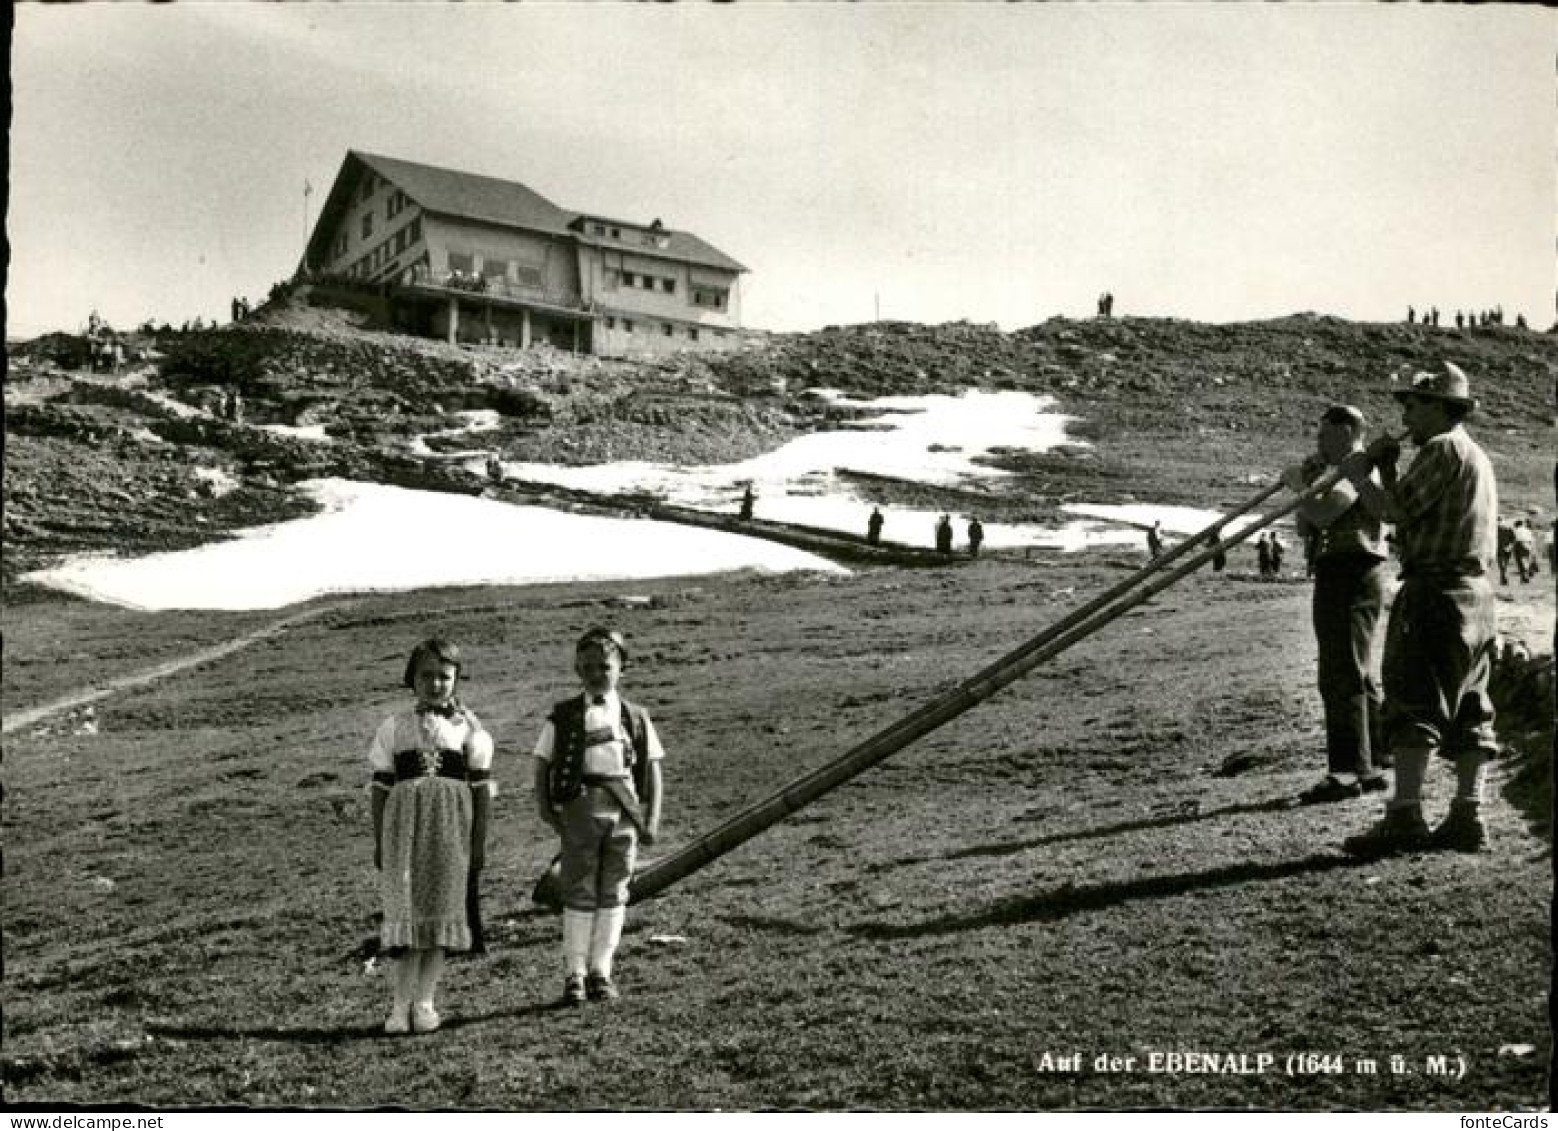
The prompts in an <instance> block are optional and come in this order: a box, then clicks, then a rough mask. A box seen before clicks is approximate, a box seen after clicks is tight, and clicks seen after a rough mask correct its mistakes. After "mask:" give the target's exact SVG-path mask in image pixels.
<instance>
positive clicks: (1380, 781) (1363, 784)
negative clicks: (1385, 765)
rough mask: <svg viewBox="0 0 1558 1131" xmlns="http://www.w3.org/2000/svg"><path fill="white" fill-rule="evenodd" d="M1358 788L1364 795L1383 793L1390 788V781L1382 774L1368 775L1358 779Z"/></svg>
mask: <svg viewBox="0 0 1558 1131" xmlns="http://www.w3.org/2000/svg"><path fill="white" fill-rule="evenodd" d="M1358 788H1359V789H1361V790H1362V791H1363V792H1364V793H1384V792H1385V791H1386V790H1387V789H1389V788H1390V779H1389V778H1388V777H1386V776H1385V775H1384V774H1370V775H1369V776H1368V777H1366V778H1359V779H1358Z"/></svg>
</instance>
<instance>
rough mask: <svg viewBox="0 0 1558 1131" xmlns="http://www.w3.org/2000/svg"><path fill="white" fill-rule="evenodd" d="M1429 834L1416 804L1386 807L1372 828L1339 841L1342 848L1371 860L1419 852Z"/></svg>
mask: <svg viewBox="0 0 1558 1131" xmlns="http://www.w3.org/2000/svg"><path fill="white" fill-rule="evenodd" d="M1428 837H1429V832H1428V823H1427V822H1426V821H1424V820H1423V813H1422V810H1421V809H1419V808H1418V807H1417V806H1416V805H1413V806H1409V807H1403V808H1400V809H1386V810H1385V816H1384V817H1383V818H1381V819H1380V820H1379V822H1378V823H1376V824H1375V825H1374V827H1373V828H1371V829H1369V830H1368V831H1367V832H1362V833H1359V834H1358V835H1357V836H1350V837H1348V838H1347V839H1346V840H1344V841H1342V851H1343V852H1346V853H1347V854H1348V855H1349V856H1357V857H1359V858H1361V859H1364V860H1374V859H1378V858H1379V857H1381V856H1394V855H1395V854H1396V853H1398V852H1420V851H1422V850H1423V849H1425V848H1427V847H1428Z"/></svg>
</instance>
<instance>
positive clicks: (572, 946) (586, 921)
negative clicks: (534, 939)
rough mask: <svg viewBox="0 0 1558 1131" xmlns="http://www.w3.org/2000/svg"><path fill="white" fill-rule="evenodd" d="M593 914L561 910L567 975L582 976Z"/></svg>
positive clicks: (587, 952) (588, 949)
mask: <svg viewBox="0 0 1558 1131" xmlns="http://www.w3.org/2000/svg"><path fill="white" fill-rule="evenodd" d="M594 925H595V912H593V911H572V910H568V909H566V908H565V909H564V910H563V961H564V963H565V964H566V965H567V972H568V973H569V974H583V973H584V970H585V959H586V958H587V957H588V956H589V953H590V928H591V927H593V926H594Z"/></svg>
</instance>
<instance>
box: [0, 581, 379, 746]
mask: <svg viewBox="0 0 1558 1131" xmlns="http://www.w3.org/2000/svg"><path fill="white" fill-rule="evenodd" d="M350 603H351V602H343V603H339V604H331V605H321V606H319V607H318V608H312V609H308V610H306V611H304V612H301V613H295V614H293V615H292V616H290V617H283V618H282V619H281V620H278V621H273V622H272V623H270V624H268V625H265V626H264V627H263V628H257V629H255V630H254V631H253V632H247V633H245V634H244V635H242V636H238V637H234V638H233V639H232V640H228V641H226V642H224V643H222V644H218V645H215V646H214V647H211V648H202V649H201V650H200V651H198V652H190V653H188V654H187V655H184V656H179V657H178V658H176V659H173V660H168V661H166V662H165V663H161V664H157V665H156V666H155V667H150V668H147V669H145V670H144V671H139V672H132V673H131V674H129V675H125V676H120V677H118V678H117V679H112V680H109V681H107V682H106V683H104V684H103V685H102V686H100V687H89V688H86V689H85V690H82V691H76V692H72V693H71V694H69V695H66V696H64V697H63V698H60V699H55V700H54V701H53V702H50V703H44V704H42V705H41V706H37V707H29V708H27V709H26V710H25V711H16V712H14V713H12V714H9V715H7V716H6V718H5V719H4V720H3V721H0V734H10V733H12V732H13V731H18V730H23V729H25V728H26V727H30V726H35V725H36V724H38V723H40V722H42V721H43V720H44V719H47V718H49V717H51V716H53V715H57V714H60V713H62V712H64V711H70V710H73V709H74V708H76V707H82V706H85V705H86V704H88V703H95V702H97V701H98V700H99V699H106V698H108V696H110V695H114V694H117V693H118V692H120V691H125V690H128V689H129V688H132V687H142V686H144V685H146V684H148V683H155V682H156V681H157V680H160V679H166V678H167V677H168V676H170V675H175V674H176V673H178V672H181V671H184V670H185V669H186V668H192V667H195V666H196V665H198V664H208V663H210V662H211V661H212V660H220V659H221V658H222V657H224V656H230V655H232V654H233V653H234V652H239V651H242V650H243V649H245V648H247V647H249V645H251V644H254V643H257V642H258V641H261V640H266V639H269V638H270V637H272V636H276V635H279V634H280V633H282V632H285V631H286V630H287V629H289V628H291V627H292V626H293V625H297V624H302V623H304V622H305V621H311V620H314V619H315V618H317V617H319V616H321V615H323V614H324V613H327V612H333V611H334V610H336V609H339V608H344V607H346V605H348V604H350Z"/></svg>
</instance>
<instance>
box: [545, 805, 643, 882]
mask: <svg viewBox="0 0 1558 1131" xmlns="http://www.w3.org/2000/svg"><path fill="white" fill-rule="evenodd" d="M560 813H561V816H562V825H563V832H562V836H563V859H562V863H561V873H562V874H561V876H560V877H559V879H560V880H561V883H562V889H563V906H564V907H566V908H568V910H570V911H595V910H597V909H601V908H607V907H620V906H623V905H624V904H626V903H627V901H628V881H629V880H631V879H632V878H633V865H634V863H635V862H636V860H637V858H638V830H637V829H635V828H634V827H633V822H631V821H630V820H628V818H627V816H626V814H624V813H623V812H622V807H621V806H620V805H618V804H617V803H616V801H615V800H613V799H612V797H611V795H610V794H608V793H606V791H605V790H603V789H600V788H599V787H589V788H586V789H585V791H584V792H583V793H581V794H580V795H579V796H578V797H576V798H574V799H573V800H572V801H570V802H568V803H567V804H566V805H564V806H563V807H562V809H561V810H560Z"/></svg>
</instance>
